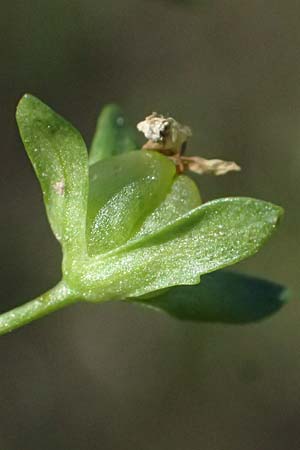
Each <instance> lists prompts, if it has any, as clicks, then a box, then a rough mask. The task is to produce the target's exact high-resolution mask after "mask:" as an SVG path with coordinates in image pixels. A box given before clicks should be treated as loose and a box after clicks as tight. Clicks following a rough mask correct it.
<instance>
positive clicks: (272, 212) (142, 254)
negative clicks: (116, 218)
mask: <svg viewBox="0 0 300 450" xmlns="http://www.w3.org/2000/svg"><path fill="white" fill-rule="evenodd" d="M281 215H282V209H281V208H280V207H278V206H275V205H273V204H271V203H267V202H264V201H261V200H255V199H251V198H238V197H237V198H225V199H219V200H215V201H212V202H209V203H206V204H204V205H202V206H200V207H198V208H196V209H194V210H193V211H191V212H189V213H188V214H186V215H185V216H183V217H181V218H180V219H178V220H176V221H175V222H174V223H172V224H169V225H167V226H166V227H164V228H162V229H161V230H159V231H157V232H155V233H153V234H151V235H147V236H145V237H143V238H141V239H137V240H136V241H133V242H130V243H127V244H126V245H124V246H122V247H120V248H118V249H116V250H114V251H111V252H109V253H107V254H106V255H103V256H102V257H95V258H92V259H91V260H90V262H89V263H88V266H86V267H85V268H80V267H79V268H78V273H77V276H79V277H80V278H81V279H82V280H84V283H85V287H87V286H89V289H92V288H93V289H95V293H96V290H97V286H98V287H99V288H100V287H101V289H102V294H101V295H102V296H104V295H105V296H107V298H120V297H121V296H123V298H125V297H137V296H140V295H144V294H148V293H150V292H153V291H157V290H160V289H164V288H167V287H171V286H177V285H182V284H197V283H199V280H200V275H202V274H205V273H208V272H212V271H214V270H218V269H221V268H223V267H226V266H229V265H231V264H234V263H237V262H238V261H240V260H242V259H244V258H247V257H249V256H251V255H253V254H255V253H256V252H257V251H258V249H259V248H260V247H261V246H262V245H263V244H264V243H265V241H266V240H267V239H268V238H269V237H270V236H271V234H272V233H273V231H274V229H275V227H276V225H277V223H278V219H279V217H280V216H281ZM80 270H81V273H80ZM86 271H88V276H87V273H86ZM124 279H126V282H124ZM99 293H100V291H98V295H99ZM95 300H96V298H95Z"/></svg>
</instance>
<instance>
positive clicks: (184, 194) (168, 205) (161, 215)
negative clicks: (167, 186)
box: [134, 175, 201, 239]
mask: <svg viewBox="0 0 300 450" xmlns="http://www.w3.org/2000/svg"><path fill="white" fill-rule="evenodd" d="M200 205H201V197H200V192H199V189H198V187H197V186H196V184H195V183H194V181H193V180H192V179H191V178H189V177H187V176H185V175H179V176H176V178H175V179H174V182H173V184H172V188H171V191H170V192H169V194H168V195H167V197H166V198H165V200H164V201H163V202H162V203H161V205H159V207H158V208H156V209H155V210H154V211H153V213H152V214H150V215H149V216H148V217H147V218H146V220H145V222H144V223H143V225H142V227H141V228H140V230H139V231H138V233H137V234H136V236H134V239H137V238H141V237H142V236H146V235H147V234H151V233H153V232H154V231H157V230H159V229H160V228H162V227H164V226H166V225H168V224H169V223H172V222H174V221H175V220H176V219H178V218H180V217H181V216H183V215H184V214H186V213H188V212H189V211H191V210H192V209H195V208H197V207H198V206H200Z"/></svg>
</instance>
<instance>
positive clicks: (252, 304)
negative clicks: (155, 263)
mask: <svg viewBox="0 0 300 450" xmlns="http://www.w3.org/2000/svg"><path fill="white" fill-rule="evenodd" d="M287 298H288V291H287V290H286V289H285V288H284V287H283V286H281V285H279V284H276V283H271V282H270V281H266V280H261V279H259V278H255V277H250V276H247V275H242V274H238V273H234V272H227V271H222V270H221V271H217V272H213V273H210V274H207V275H204V276H203V277H202V278H201V283H200V284H198V285H195V286H176V287H173V288H171V289H170V290H168V291H166V292H164V293H163V294H161V295H159V296H157V297H153V298H150V299H149V298H147V299H146V298H139V299H137V300H132V302H135V303H138V304H141V305H144V306H147V307H150V308H153V309H156V310H160V311H164V312H167V313H169V314H170V315H172V316H174V317H176V318H177V319H182V320H193V321H197V322H198V321H204V322H224V323H247V322H253V321H255V320H260V319H263V318H265V317H267V316H269V315H270V314H273V313H274V312H276V311H277V310H278V309H280V308H281V307H282V306H283V305H284V304H285V302H286V300H287Z"/></svg>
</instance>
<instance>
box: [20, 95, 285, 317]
mask: <svg viewBox="0 0 300 450" xmlns="http://www.w3.org/2000/svg"><path fill="white" fill-rule="evenodd" d="M17 123H18V126H19V129H20V134H21V137H22V140H23V143H24V145H25V148H26V151H27V153H28V156H29V158H30V160H31V162H32V164H33V167H34V169H35V172H36V175H37V177H38V179H39V181H40V184H41V187H42V191H43V196H44V202H45V205H46V209H47V215H48V218H49V222H50V224H51V227H52V230H53V232H54V234H55V236H56V238H57V239H58V240H59V242H60V244H61V246H62V250H63V264H62V273H63V283H64V284H65V286H67V288H68V290H69V292H70V291H72V293H73V297H74V298H75V299H76V300H87V301H92V302H98V301H104V300H127V301H129V302H135V303H139V304H142V305H146V306H150V307H153V308H156V309H160V310H164V311H167V312H168V313H170V314H172V315H174V316H176V317H178V318H182V319H191V320H209V321H223V322H237V323H238V322H240V323H242V322H248V321H251V320H255V319H259V318H262V317H264V316H266V315H268V314H270V313H272V312H274V311H275V310H277V309H278V308H279V307H280V306H281V305H282V302H283V300H284V296H285V290H284V289H283V288H282V287H281V286H279V285H277V284H273V283H270V282H267V281H262V280H259V279H255V278H252V277H248V276H244V275H239V274H234V273H230V272H224V271H219V272H214V271H216V270H218V269H222V268H224V267H226V266H229V265H231V264H234V263H236V262H238V261H240V260H242V259H244V258H246V257H248V256H251V255H253V254H254V253H256V252H257V251H258V249H259V248H260V247H261V246H262V245H263V244H264V243H265V241H266V240H267V239H268V238H269V237H270V235H271V234H272V233H273V231H274V230H275V228H276V226H277V224H278V220H279V218H280V216H281V215H282V209H281V208H280V207H278V206H275V205H273V204H270V203H267V202H264V201H261V200H255V199H251V198H224V199H218V200H214V201H212V202H208V203H204V204H201V198H200V194H199V191H198V188H197V186H196V185H195V183H194V182H193V181H192V180H191V179H190V178H189V177H188V176H186V175H183V174H180V175H178V174H177V173H176V165H175V164H174V162H173V161H172V160H170V158H168V157H166V156H165V155H163V154H160V153H159V152H157V151H151V150H145V149H144V150H137V145H136V142H135V139H134V134H133V132H132V130H131V129H130V128H128V127H127V125H126V123H125V119H124V117H123V115H122V112H121V111H120V109H119V108H118V107H117V106H114V105H110V106H107V107H106V108H105V109H104V110H103V112H102V114H101V116H100V119H99V122H98V125H97V130H96V134H95V137H94V140H93V143H92V147H91V151H90V153H89V155H88V152H87V149H86V146H85V144H84V141H83V139H82V137H81V135H80V134H79V132H78V131H77V130H76V129H75V128H74V127H72V126H71V125H70V124H69V123H68V122H66V121H65V120H64V119H63V118H62V117H60V116H59V115H57V114H56V113H55V112H54V111H53V110H52V109H50V108H49V107H48V106H46V105H45V104H43V103H42V102H41V101H40V100H38V99H37V98H35V97H33V96H31V95H25V96H24V97H23V98H22V100H21V101H20V103H19V105H18V109H17ZM210 272H213V273H210ZM202 275H203V277H202ZM200 277H201V282H200Z"/></svg>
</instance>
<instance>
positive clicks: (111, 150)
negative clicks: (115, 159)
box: [89, 104, 138, 165]
mask: <svg viewBox="0 0 300 450" xmlns="http://www.w3.org/2000/svg"><path fill="white" fill-rule="evenodd" d="M137 148H138V146H137V144H136V142H135V139H134V131H133V129H132V128H131V127H129V126H128V125H127V123H126V119H125V117H124V115H123V111H122V110H121V108H119V106H117V105H114V104H111V105H107V106H105V108H104V109H103V111H102V112H101V114H100V116H99V119H98V122H97V128H96V132H95V136H94V139H93V141H92V145H91V150H90V156H89V163H90V164H91V165H92V164H95V163H96V162H98V161H100V160H102V159H106V158H110V157H111V156H115V155H118V154H120V153H124V152H128V151H132V150H136V149H137Z"/></svg>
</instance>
